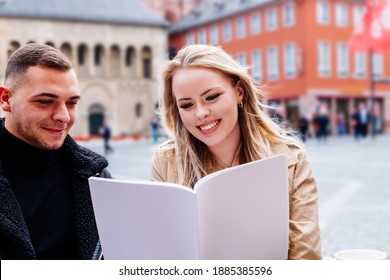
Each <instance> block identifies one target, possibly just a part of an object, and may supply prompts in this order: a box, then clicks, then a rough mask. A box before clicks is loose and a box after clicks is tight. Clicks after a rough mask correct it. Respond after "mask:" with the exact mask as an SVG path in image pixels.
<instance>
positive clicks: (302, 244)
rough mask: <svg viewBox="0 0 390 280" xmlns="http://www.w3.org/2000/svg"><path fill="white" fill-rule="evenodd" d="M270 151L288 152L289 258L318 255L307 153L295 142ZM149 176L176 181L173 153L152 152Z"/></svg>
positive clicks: (314, 194) (314, 193) (314, 196)
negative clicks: (296, 145)
mask: <svg viewBox="0 0 390 280" xmlns="http://www.w3.org/2000/svg"><path fill="white" fill-rule="evenodd" d="M272 151H273V153H274V154H275V155H276V154H285V155H286V156H287V164H288V177H289V178H288V181H289V190H290V236H289V242H290V248H289V252H288V259H291V260H296V259H300V260H308V259H321V242H320V230H319V226H318V214H317V211H318V209H317V208H318V207H317V201H318V194H317V186H316V182H315V179H314V177H313V175H312V170H311V166H310V163H309V161H308V159H307V156H306V153H305V152H304V151H303V150H301V149H299V148H297V147H295V146H290V147H285V146H278V147H273V148H272ZM152 180H153V181H162V182H172V183H177V181H178V179H177V172H176V169H175V160H174V157H173V156H172V155H170V156H167V155H163V154H160V153H155V155H154V157H153V166H152Z"/></svg>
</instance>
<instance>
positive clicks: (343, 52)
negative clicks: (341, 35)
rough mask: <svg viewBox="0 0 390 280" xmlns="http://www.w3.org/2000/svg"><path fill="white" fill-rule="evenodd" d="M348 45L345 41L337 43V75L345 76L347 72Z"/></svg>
mask: <svg viewBox="0 0 390 280" xmlns="http://www.w3.org/2000/svg"><path fill="white" fill-rule="evenodd" d="M348 57H349V54H348V45H347V44H346V43H338V44H337V76H338V77H340V78H345V77H347V76H348V72H349V69H348V68H349V67H348V65H349V61H348Z"/></svg>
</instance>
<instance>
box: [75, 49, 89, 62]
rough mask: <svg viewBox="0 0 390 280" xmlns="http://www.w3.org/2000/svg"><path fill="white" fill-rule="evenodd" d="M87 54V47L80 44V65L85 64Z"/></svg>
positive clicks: (78, 55)
mask: <svg viewBox="0 0 390 280" xmlns="http://www.w3.org/2000/svg"><path fill="white" fill-rule="evenodd" d="M86 55H87V47H86V46H85V45H80V46H79V47H78V50H77V61H78V63H79V65H84V64H85V58H86Z"/></svg>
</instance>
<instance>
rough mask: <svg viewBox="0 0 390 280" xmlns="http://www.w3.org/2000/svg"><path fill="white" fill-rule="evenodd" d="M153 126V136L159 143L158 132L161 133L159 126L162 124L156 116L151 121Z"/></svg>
mask: <svg viewBox="0 0 390 280" xmlns="http://www.w3.org/2000/svg"><path fill="white" fill-rule="evenodd" d="M150 125H151V128H152V138H153V143H154V144H157V143H158V134H159V126H160V121H159V119H158V118H157V117H154V118H153V119H152V121H151V123H150Z"/></svg>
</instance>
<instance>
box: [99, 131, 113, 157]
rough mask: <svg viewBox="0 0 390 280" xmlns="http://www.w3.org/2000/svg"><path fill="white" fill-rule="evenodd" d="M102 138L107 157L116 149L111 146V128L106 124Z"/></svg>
mask: <svg viewBox="0 0 390 280" xmlns="http://www.w3.org/2000/svg"><path fill="white" fill-rule="evenodd" d="M102 137H103V141H104V152H105V154H106V155H108V153H112V152H114V149H113V148H112V147H111V145H110V140H111V127H110V126H109V125H108V124H107V123H106V124H104V126H103V128H102Z"/></svg>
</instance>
